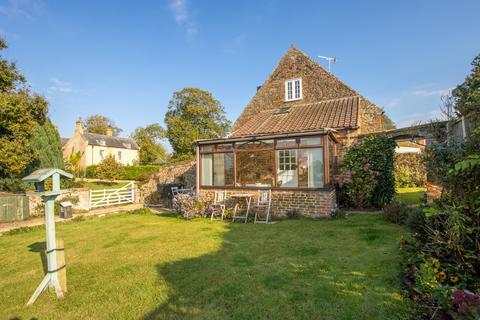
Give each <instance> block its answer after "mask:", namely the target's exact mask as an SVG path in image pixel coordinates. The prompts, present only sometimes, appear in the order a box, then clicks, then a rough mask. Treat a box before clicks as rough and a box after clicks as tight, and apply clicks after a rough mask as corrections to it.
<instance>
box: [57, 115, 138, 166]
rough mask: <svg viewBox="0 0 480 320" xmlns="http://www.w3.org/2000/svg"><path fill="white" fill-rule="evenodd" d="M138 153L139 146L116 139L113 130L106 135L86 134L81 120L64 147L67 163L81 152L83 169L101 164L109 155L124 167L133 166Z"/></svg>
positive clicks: (122, 139) (128, 140)
mask: <svg viewBox="0 0 480 320" xmlns="http://www.w3.org/2000/svg"><path fill="white" fill-rule="evenodd" d="M138 151H139V148H138V145H137V144H136V142H135V141H134V140H133V139H131V138H120V137H114V136H113V135H112V129H111V128H109V129H108V131H107V134H106V135H103V134H94V133H84V132H83V127H82V121H81V119H79V120H78V121H77V123H76V126H75V132H74V133H73V136H72V137H71V138H70V139H68V141H66V142H65V144H64V145H63V147H62V152H63V158H64V159H65V161H68V159H69V158H70V156H71V155H72V154H75V153H77V152H80V154H81V156H82V157H81V161H80V167H82V168H86V167H88V166H91V165H95V164H99V163H100V162H101V161H102V160H103V159H105V158H106V157H107V156H109V155H112V156H114V157H115V160H117V162H119V163H121V164H123V165H131V164H134V163H136V162H137V161H138Z"/></svg>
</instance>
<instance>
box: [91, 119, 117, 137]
mask: <svg viewBox="0 0 480 320" xmlns="http://www.w3.org/2000/svg"><path fill="white" fill-rule="evenodd" d="M109 127H110V128H112V134H113V135H114V136H118V135H119V133H120V132H122V129H120V128H119V127H117V126H116V125H115V122H114V121H113V120H112V119H110V118H108V117H105V116H102V115H99V114H93V115H91V116H88V117H87V118H86V119H85V121H84V122H83V129H84V130H85V131H86V132H88V133H97V134H107V130H108V128H109Z"/></svg>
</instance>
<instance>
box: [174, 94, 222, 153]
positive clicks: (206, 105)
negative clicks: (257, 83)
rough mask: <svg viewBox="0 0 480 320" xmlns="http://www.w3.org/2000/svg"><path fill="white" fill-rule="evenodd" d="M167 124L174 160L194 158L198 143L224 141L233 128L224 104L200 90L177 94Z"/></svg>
mask: <svg viewBox="0 0 480 320" xmlns="http://www.w3.org/2000/svg"><path fill="white" fill-rule="evenodd" d="M165 123H166V125H167V134H166V136H167V138H168V140H169V141H170V144H171V145H172V148H173V152H174V154H173V157H174V158H191V157H192V156H193V154H194V150H195V147H194V141H195V140H197V139H212V138H219V137H222V136H224V135H225V134H226V133H227V132H228V130H229V129H230V124H231V123H230V121H229V120H227V118H226V116H225V110H224V108H223V106H222V105H221V103H220V102H219V101H218V100H216V99H215V98H214V97H213V96H212V94H211V93H210V92H207V91H204V90H201V89H198V88H185V89H183V90H182V91H179V92H175V93H174V94H173V98H172V100H170V102H169V105H168V111H167V113H166V114H165Z"/></svg>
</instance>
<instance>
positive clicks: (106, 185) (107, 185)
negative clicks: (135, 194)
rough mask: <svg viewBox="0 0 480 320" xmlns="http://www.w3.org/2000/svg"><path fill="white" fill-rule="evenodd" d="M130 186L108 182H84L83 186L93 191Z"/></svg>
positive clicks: (124, 183) (123, 183)
mask: <svg viewBox="0 0 480 320" xmlns="http://www.w3.org/2000/svg"><path fill="white" fill-rule="evenodd" d="M126 184H128V182H108V181H83V182H82V185H83V186H84V187H88V188H90V189H92V190H103V189H117V188H121V187H123V186H125V185H126Z"/></svg>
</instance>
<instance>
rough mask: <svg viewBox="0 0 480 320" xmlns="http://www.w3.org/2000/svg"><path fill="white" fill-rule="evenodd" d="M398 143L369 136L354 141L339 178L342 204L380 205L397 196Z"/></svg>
mask: <svg viewBox="0 0 480 320" xmlns="http://www.w3.org/2000/svg"><path fill="white" fill-rule="evenodd" d="M394 154H395V142H394V141H393V140H392V139H390V138H386V137H383V136H378V135H370V136H367V137H365V138H363V139H361V140H360V141H359V142H358V143H356V144H354V145H353V146H352V147H350V149H348V151H347V152H346V154H345V157H344V163H343V166H342V169H341V174H340V176H339V178H338V184H339V188H340V189H343V190H341V192H340V194H341V195H342V197H343V198H341V200H342V201H344V203H341V205H342V206H354V207H358V208H369V207H375V208H381V207H382V206H383V205H384V204H386V203H389V202H391V200H392V199H393V197H394V195H395V180H394V177H393V160H394Z"/></svg>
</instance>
